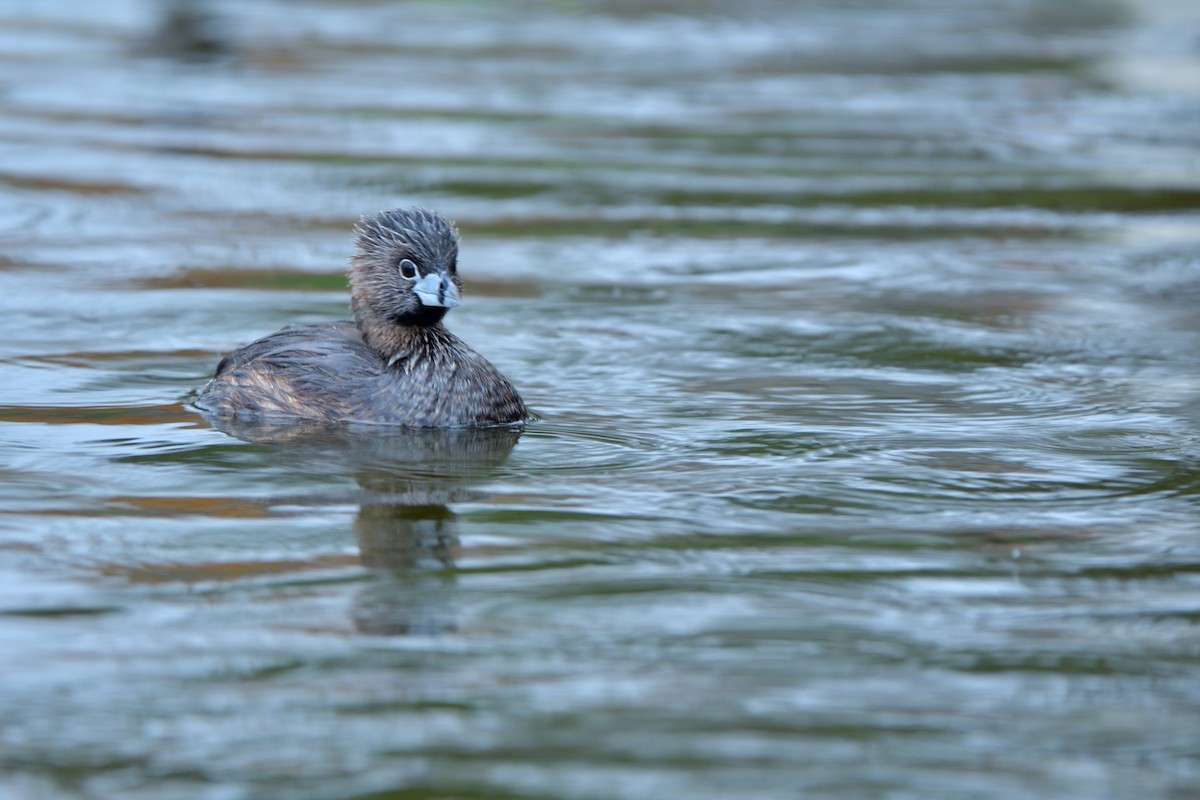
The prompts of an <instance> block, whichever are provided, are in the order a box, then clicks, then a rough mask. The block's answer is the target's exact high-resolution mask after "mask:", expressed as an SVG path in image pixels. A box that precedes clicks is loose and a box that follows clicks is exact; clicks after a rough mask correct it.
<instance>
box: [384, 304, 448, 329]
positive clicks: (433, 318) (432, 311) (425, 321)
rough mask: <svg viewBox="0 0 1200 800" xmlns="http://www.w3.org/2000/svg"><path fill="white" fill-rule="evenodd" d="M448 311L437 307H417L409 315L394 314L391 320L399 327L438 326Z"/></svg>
mask: <svg viewBox="0 0 1200 800" xmlns="http://www.w3.org/2000/svg"><path fill="white" fill-rule="evenodd" d="M446 311H447V309H445V308H440V307H437V306H417V308H416V310H415V311H412V312H409V313H407V314H393V315H392V316H391V320H392V322H394V323H396V324H397V325H419V326H426V325H436V324H437V323H439V322H441V321H442V317H444V316H446Z"/></svg>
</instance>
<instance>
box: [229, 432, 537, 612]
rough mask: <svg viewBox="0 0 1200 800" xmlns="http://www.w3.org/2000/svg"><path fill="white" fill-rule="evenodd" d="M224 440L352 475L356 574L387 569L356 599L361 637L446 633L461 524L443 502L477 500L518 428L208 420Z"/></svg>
mask: <svg viewBox="0 0 1200 800" xmlns="http://www.w3.org/2000/svg"><path fill="white" fill-rule="evenodd" d="M210 421H211V422H212V424H213V426H214V427H216V428H217V429H218V430H221V431H223V432H224V433H227V434H229V435H231V436H235V437H237V438H239V439H244V440H247V441H250V442H254V443H256V444H262V445H268V446H270V447H272V448H273V449H274V448H278V449H279V451H280V452H281V453H282V454H284V455H285V456H286V457H287V458H288V459H289V460H291V461H292V462H293V463H302V464H304V465H305V466H306V467H311V468H312V469H321V470H332V471H333V472H334V473H337V472H340V473H342V474H346V473H349V474H353V475H354V477H355V480H356V481H357V482H358V486H359V491H358V504H359V509H358V514H357V516H356V517H355V520H354V534H355V538H356V539H357V541H358V548H359V555H360V557H361V559H362V563H363V566H365V567H368V568H371V569H376V570H390V571H393V573H394V574H392V575H385V576H380V579H379V580H376V581H374V582H373V583H372V584H371V585H369V586H367V587H366V588H365V589H364V590H363V591H362V592H361V593H360V594H359V596H358V597H357V598H356V602H355V609H354V621H355V625H356V627H357V628H358V630H359V631H361V632H363V633H372V634H382V635H399V634H409V633H423V634H432V633H441V632H445V631H448V630H453V629H454V627H455V614H454V594H453V586H454V578H453V575H452V574H451V573H450V572H449V570H450V569H451V568H452V567H453V566H454V563H455V558H456V554H457V551H458V534H457V528H458V520H457V517H456V516H455V514H454V512H453V511H452V510H451V509H450V508H449V505H448V504H449V503H454V502H464V501H468V500H474V499H478V498H479V497H480V496H481V493H480V492H479V491H478V490H477V489H476V488H474V487H476V486H477V485H478V484H479V483H480V481H482V480H483V479H485V478H486V477H488V475H490V474H492V472H493V471H494V470H495V468H496V467H498V466H500V465H501V464H502V463H503V462H504V461H505V459H506V458H508V455H509V453H510V452H511V451H512V449H513V447H514V446H515V445H516V443H517V440H518V439H519V438H520V436H521V432H522V431H521V429H520V428H519V427H500V428H472V429H448V430H414V429H405V428H387V427H379V426H369V427H367V426H364V427H354V426H344V425H327V424H322V423H317V422H310V421H300V422H295V423H287V424H281V423H273V422H261V421H255V420H243V419H210Z"/></svg>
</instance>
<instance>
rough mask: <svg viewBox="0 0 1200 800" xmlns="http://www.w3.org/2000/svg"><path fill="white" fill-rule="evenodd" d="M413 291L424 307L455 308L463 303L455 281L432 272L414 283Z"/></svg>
mask: <svg viewBox="0 0 1200 800" xmlns="http://www.w3.org/2000/svg"><path fill="white" fill-rule="evenodd" d="M413 291H414V292H416V295H417V299H418V300H420V301H421V305H423V306H433V307H435V308H454V307H455V306H456V305H458V304H459V303H461V302H462V297H461V296H460V295H459V293H458V287H457V286H455V285H454V281H452V280H450V278H449V277H447V276H445V275H439V274H438V273H436V272H431V273H429V274H428V275H426V276H424V277H423V278H421V279H419V280H417V281H416V282H415V283H413Z"/></svg>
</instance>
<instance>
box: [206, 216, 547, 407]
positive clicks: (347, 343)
mask: <svg viewBox="0 0 1200 800" xmlns="http://www.w3.org/2000/svg"><path fill="white" fill-rule="evenodd" d="M355 231H356V233H357V242H356V249H355V252H354V255H353V256H352V257H351V259H350V271H349V281H350V298H351V299H350V305H351V309H352V310H353V312H354V320H353V321H350V320H341V321H338V322H320V323H316V324H309V325H289V326H287V327H285V328H283V329H282V330H280V331H278V332H276V333H273V334H271V335H269V336H265V337H263V338H262V339H259V340H258V341H256V342H252V343H251V344H248V345H246V346H245V347H242V348H240V349H238V350H235V351H234V352H232V353H230V354H229V355H227V356H225V358H223V359H221V362H220V363H219V364H218V365H217V370H216V374H215V375H214V376H213V379H212V380H211V381H209V382H208V384H207V385H205V386H204V387H203V388H202V389H201V390H200V392H199V395H198V396H197V398H196V399H195V401H194V404H195V405H196V407H197V408H199V409H201V410H202V411H205V412H207V413H210V414H213V415H216V416H218V417H228V416H239V417H252V418H288V417H291V418H300V419H313V420H319V421H323V422H367V423H383V424H393V425H404V426H408V427H414V428H456V427H482V426H490V425H506V424H511V423H519V422H522V421H524V420H525V419H526V418H527V417H528V416H529V412H528V411H527V410H526V407H525V403H524V401H523V400H522V399H521V396H520V395H519V394H518V393H517V390H516V389H514V388H513V386H512V384H511V383H509V382H508V380H507V379H506V378H505V377H504V376H503V375H501V374H500V372H499V371H498V370H497V369H496V368H495V367H494V366H492V364H491V362H489V361H488V360H487V359H486V358H484V357H483V356H481V355H479V353H476V352H475V351H474V350H472V349H471V348H470V347H468V346H467V345H466V343H464V342H463V341H462V340H461V339H459V338H458V337H457V336H455V335H454V334H453V333H451V332H450V331H449V330H447V329H446V327H445V325H443V324H442V318H443V317H445V315H446V312H447V311H449V310H450V309H452V308H454V307H455V306H457V305H459V303H460V302H461V300H462V279H461V278H460V277H459V275H458V244H459V236H458V231H457V229H456V228H455V226H454V225H453V223H451V222H450V221H449V220H447V219H446V218H445V217H443V216H442V215H440V214H438V213H435V212H433V211H427V210H425V209H420V208H407V209H395V210H391V211H383V212H381V213H379V214H376V215H375V216H371V217H363V218H362V219H361V220H360V221H359V223H358V225H357V226H355Z"/></svg>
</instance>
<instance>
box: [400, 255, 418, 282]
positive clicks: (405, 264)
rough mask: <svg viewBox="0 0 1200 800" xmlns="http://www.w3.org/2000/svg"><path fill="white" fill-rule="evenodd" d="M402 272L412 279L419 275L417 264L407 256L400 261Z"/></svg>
mask: <svg viewBox="0 0 1200 800" xmlns="http://www.w3.org/2000/svg"><path fill="white" fill-rule="evenodd" d="M400 274H401V275H403V276H404V277H406V278H408V279H409V280H412V279H413V278H415V277H417V265H416V264H414V263H413V262H411V261H409V260H408V259H407V258H406V259H403V260H402V261H401V262H400Z"/></svg>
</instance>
